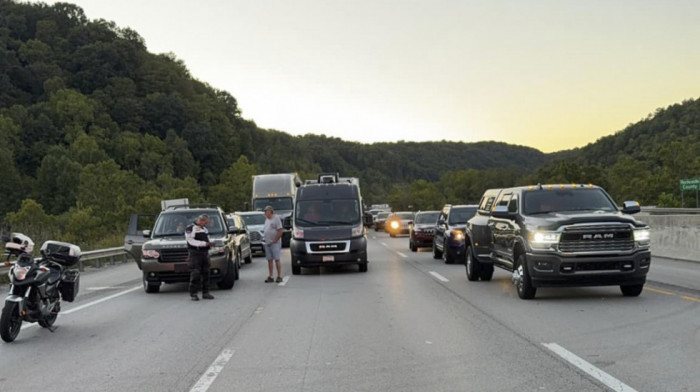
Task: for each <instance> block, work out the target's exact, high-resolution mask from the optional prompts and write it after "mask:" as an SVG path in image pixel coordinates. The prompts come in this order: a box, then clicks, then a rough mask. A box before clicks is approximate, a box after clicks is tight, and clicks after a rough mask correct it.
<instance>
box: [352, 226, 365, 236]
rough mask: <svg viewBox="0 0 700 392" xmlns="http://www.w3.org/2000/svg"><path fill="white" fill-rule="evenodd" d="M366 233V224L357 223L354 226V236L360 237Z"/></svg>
mask: <svg viewBox="0 0 700 392" xmlns="http://www.w3.org/2000/svg"><path fill="white" fill-rule="evenodd" d="M364 233H365V226H364V225H357V226H355V227H353V228H352V236H353V237H359V236H361V235H363V234H364Z"/></svg>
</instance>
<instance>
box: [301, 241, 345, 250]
mask: <svg viewBox="0 0 700 392" xmlns="http://www.w3.org/2000/svg"><path fill="white" fill-rule="evenodd" d="M309 246H310V248H311V252H312V253H315V252H321V253H323V252H326V253H333V252H345V251H346V250H347V246H348V243H346V242H314V243H310V244H309Z"/></svg>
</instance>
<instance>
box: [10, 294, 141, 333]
mask: <svg viewBox="0 0 700 392" xmlns="http://www.w3.org/2000/svg"><path fill="white" fill-rule="evenodd" d="M141 287H142V286H136V287H132V288H130V289H128V290H124V291H120V292H118V293H116V294H112V295H109V296H107V297H104V298H101V299H98V300H96V301H92V302H88V303H86V304H84V305H80V306H78V307H76V308H73V309H71V310H66V311H65V312H61V313H59V314H58V317H61V316H65V315H67V314H71V313H73V312H77V311H79V310H83V309H85V308H89V307H90V306H92V305H97V304H99V303H101V302H104V301H109V300H110V299H112V298H116V297H119V296H122V295H124V294H127V293H130V292H132V291H134V290H138V289H140V288H141ZM38 325H39V324H38V323H27V322H24V323H23V324H22V328H20V330H23V329H26V328H30V327H36V326H38Z"/></svg>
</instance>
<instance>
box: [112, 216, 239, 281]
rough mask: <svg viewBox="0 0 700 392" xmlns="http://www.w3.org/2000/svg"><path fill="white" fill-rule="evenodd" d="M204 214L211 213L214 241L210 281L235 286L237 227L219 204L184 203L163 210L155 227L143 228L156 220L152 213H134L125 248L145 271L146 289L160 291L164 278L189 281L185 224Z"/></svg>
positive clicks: (210, 227)
mask: <svg viewBox="0 0 700 392" xmlns="http://www.w3.org/2000/svg"><path fill="white" fill-rule="evenodd" d="M201 214H207V215H209V225H208V226H207V229H208V230H209V239H210V240H211V242H213V243H214V244H215V245H214V246H213V247H212V248H211V249H210V250H209V257H210V260H211V265H210V281H211V282H212V283H216V284H217V286H218V287H219V288H220V289H232V288H233V284H234V283H235V281H236V280H238V277H239V276H238V271H239V268H240V258H239V257H238V254H237V252H236V248H235V247H234V234H235V233H234V232H235V231H236V229H235V228H231V229H229V227H228V225H227V223H226V218H225V215H224V213H223V211H222V210H221V208H219V207H217V206H216V205H212V204H189V205H188V204H184V205H175V206H169V207H167V208H166V209H165V210H163V211H161V212H160V214H158V215H157V217H156V218H155V224H153V226H152V230H151V229H146V230H144V229H143V227H144V224H147V225H148V224H150V223H149V221H150V222H153V215H152V214H151V215H144V214H133V215H132V216H131V221H130V222H129V229H128V232H127V234H126V237H125V238H124V249H125V250H126V251H127V252H128V253H129V254H130V255H131V256H132V257H133V258H134V260H135V261H136V264H137V265H138V267H139V269H140V270H141V271H143V288H144V290H145V291H146V292H147V293H157V292H158V291H160V285H161V282H163V283H176V282H189V279H190V270H189V263H188V252H187V242H186V240H185V227H186V226H187V225H190V224H192V223H193V222H194V221H195V220H196V219H197V217H198V216H199V215H201ZM140 222H142V223H140ZM146 227H148V226H146Z"/></svg>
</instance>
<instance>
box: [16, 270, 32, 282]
mask: <svg viewBox="0 0 700 392" xmlns="http://www.w3.org/2000/svg"><path fill="white" fill-rule="evenodd" d="M28 272H29V268H27V267H15V279H16V280H24V279H25V278H26V277H27V273H28Z"/></svg>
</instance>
